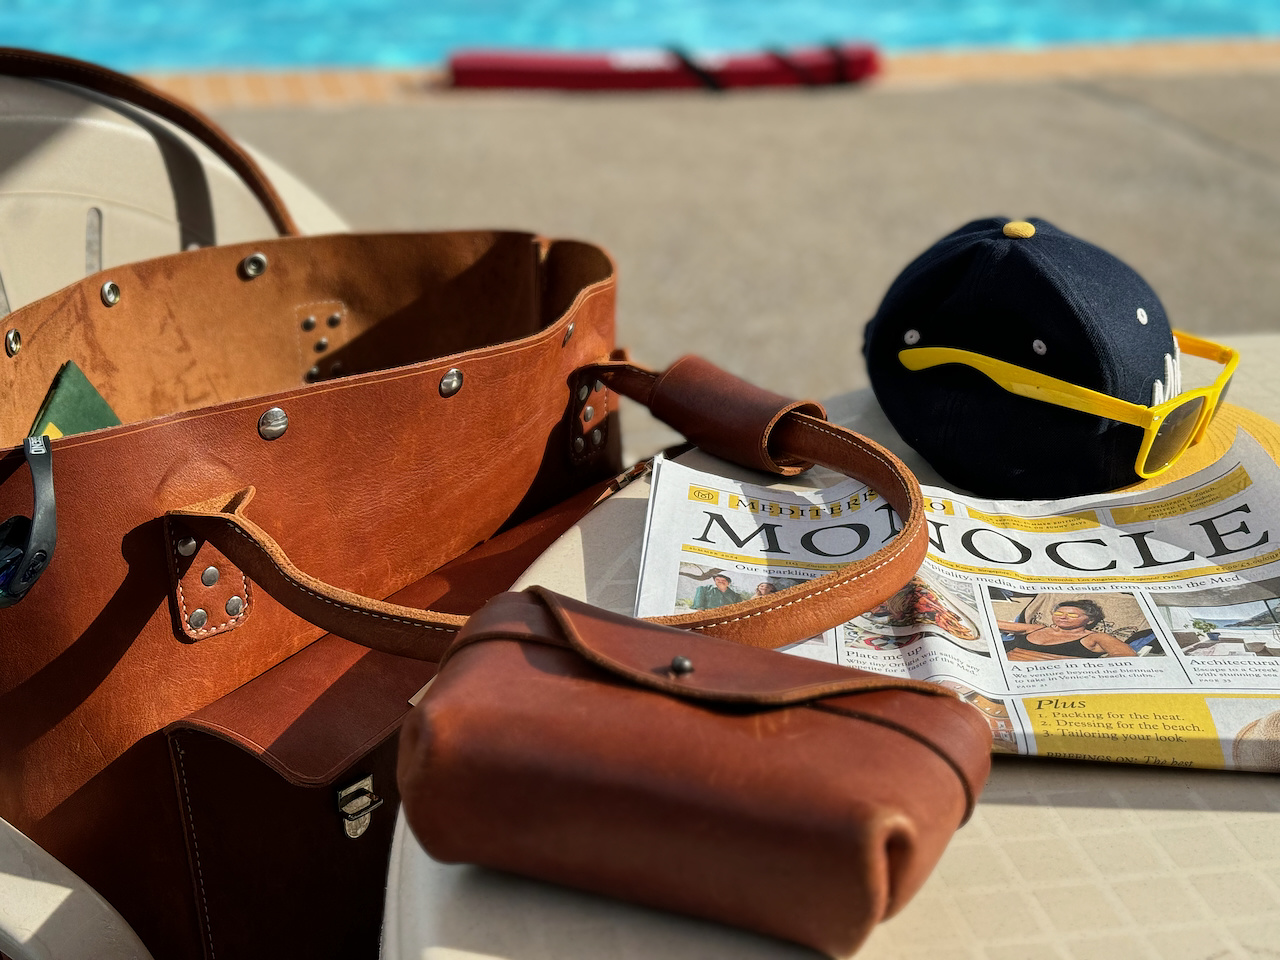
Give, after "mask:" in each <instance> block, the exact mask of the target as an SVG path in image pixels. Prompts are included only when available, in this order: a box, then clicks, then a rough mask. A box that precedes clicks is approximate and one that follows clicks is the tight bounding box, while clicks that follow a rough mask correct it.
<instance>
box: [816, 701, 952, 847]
mask: <svg viewBox="0 0 1280 960" xmlns="http://www.w3.org/2000/svg"><path fill="white" fill-rule="evenodd" d="M806 706H808V707H809V708H810V709H811V710H821V711H822V712H823V713H834V714H836V715H837V716H841V717H849V718H851V719H854V720H865V721H866V722H867V723H874V724H876V725H877V726H881V727H885V728H886V729H888V730H896V731H897V732H898V733H900V734H902V735H903V736H905V737H910V738H911V739H912V740H914V741H916V742H917V743H919V744H921V745H923V746H925V747H928V748H929V749H930V750H932V751H933V752H934V753H935V754H937V755H938V757H939V758H940V759H941V760H942V761H943V762H944V763H946V765H947V766H949V767H950V768H951V772H952V773H954V774H955V775H956V778H957V779H959V781H960V788H961V789H962V790H963V791H964V819H963V820H962V821H961V822H962V823H963V822H965V821H967V820H968V819H969V816H970V815H971V814H972V813H973V808H974V806H975V805H976V803H977V799H976V798H975V797H974V795H973V790H972V789H970V787H969V779H968V778H967V777H966V776H965V775H964V771H963V770H961V769H960V765H959V764H958V763H956V761H955V760H954V759H953V758H952V757H951V755H950V754H949V753H947V751H945V750H943V749H942V748H941V747H939V746H938V745H937V744H936V743H934V742H933V741H932V740H930V739H929V738H928V737H926V736H924V735H922V734H920V733H917V732H916V731H915V730H912V729H911V728H910V727H905V726H903V725H902V724H899V723H895V722H894V721H892V720H886V719H885V718H884V717H877V716H875V715H874V714H868V713H859V712H858V711H856V710H844V709H841V708H840V707H835V706H832V705H831V704H829V703H821V702H818V703H809V704H806Z"/></svg>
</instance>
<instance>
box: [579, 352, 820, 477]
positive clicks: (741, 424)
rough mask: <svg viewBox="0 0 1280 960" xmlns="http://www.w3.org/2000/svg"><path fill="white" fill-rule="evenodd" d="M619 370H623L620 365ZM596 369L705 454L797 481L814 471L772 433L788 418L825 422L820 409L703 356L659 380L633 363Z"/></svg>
mask: <svg viewBox="0 0 1280 960" xmlns="http://www.w3.org/2000/svg"><path fill="white" fill-rule="evenodd" d="M618 366H622V365H621V364H619V365H618ZM625 366H626V370H625V371H622V370H618V369H617V368H616V367H615V366H614V365H612V364H600V365H598V366H597V367H596V370H597V371H598V373H599V376H600V379H601V380H603V381H604V382H605V383H606V384H607V385H609V386H611V387H613V389H615V390H616V391H618V392H619V393H621V394H624V395H626V396H630V397H631V399H633V400H637V401H639V402H640V403H644V404H647V405H648V407H649V409H650V411H651V412H652V413H653V415H654V416H655V417H657V418H658V419H659V420H661V421H662V422H663V423H666V424H667V425H668V426H671V427H674V428H675V429H677V430H679V431H680V432H681V433H683V434H684V435H685V436H686V437H687V438H688V439H689V440H690V441H691V442H692V443H694V444H696V445H697V446H699V447H701V448H702V449H703V450H705V451H706V452H707V453H710V454H713V455H714V456H717V457H720V458H721V459H722V460H730V461H732V462H734V463H739V464H741V465H742V466H744V467H752V468H753V469H756V470H761V471H764V472H765V473H773V474H778V475H780V476H784V477H794V476H796V475H797V474H799V473H803V472H804V471H805V470H808V469H809V468H810V467H812V466H813V464H812V463H811V462H805V461H803V460H800V459H797V458H796V457H794V456H792V455H791V454H790V453H788V452H786V451H782V452H779V450H778V448H777V447H776V446H775V445H774V444H773V443H772V433H773V428H774V427H775V426H776V425H777V424H778V422H779V421H780V420H781V419H782V418H783V417H784V416H786V415H787V414H788V413H792V412H797V413H806V414H809V415H810V416H814V417H817V418H819V419H823V420H825V419H826V416H827V412H826V410H825V409H823V407H822V404H820V403H817V402H815V401H813V400H792V399H790V398H788V397H784V396H782V395H781V394H777V393H774V392H772V391H771V390H765V389H763V388H761V387H757V386H755V385H754V384H752V383H748V382H747V381H746V380H743V379H742V378H741V377H736V376H734V375H733V374H732V373H729V372H728V371H726V370H722V369H720V368H719V367H717V366H716V365H715V364H713V363H711V362H709V361H707V360H704V359H702V358H701V357H694V356H685V357H681V358H680V359H679V360H677V361H676V362H675V363H673V364H672V365H671V366H670V367H668V368H667V369H666V371H664V372H663V373H661V374H660V375H658V377H657V379H653V378H652V374H649V375H648V376H645V374H646V373H647V371H644V370H642V369H640V368H639V367H636V366H634V365H631V364H626V365H625Z"/></svg>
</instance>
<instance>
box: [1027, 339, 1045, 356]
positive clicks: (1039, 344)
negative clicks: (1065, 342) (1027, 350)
mask: <svg viewBox="0 0 1280 960" xmlns="http://www.w3.org/2000/svg"><path fill="white" fill-rule="evenodd" d="M1031 349H1032V350H1034V351H1035V352H1036V355H1037V356H1040V357H1043V356H1044V355H1045V354H1046V353H1048V352H1049V348H1048V347H1047V346H1045V342H1044V341H1043V340H1032V341H1031Z"/></svg>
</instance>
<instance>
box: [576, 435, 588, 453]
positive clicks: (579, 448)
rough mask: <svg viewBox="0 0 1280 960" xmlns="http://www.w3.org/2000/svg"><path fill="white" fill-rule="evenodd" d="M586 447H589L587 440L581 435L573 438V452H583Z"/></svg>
mask: <svg viewBox="0 0 1280 960" xmlns="http://www.w3.org/2000/svg"><path fill="white" fill-rule="evenodd" d="M585 449H587V441H585V440H583V439H582V438H581V437H574V438H573V452H574V453H581V452H582V451H583V450H585Z"/></svg>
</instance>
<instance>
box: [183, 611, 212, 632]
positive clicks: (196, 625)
mask: <svg viewBox="0 0 1280 960" xmlns="http://www.w3.org/2000/svg"><path fill="white" fill-rule="evenodd" d="M208 622H209V614H207V613H205V612H204V611H203V610H202V609H200V608H199V607H197V608H196V609H194V610H192V611H191V615H190V616H189V617H187V623H188V624H190V626H191V629H192V630H199V629H200V628H201V627H203V626H204V625H205V624H206V623H208Z"/></svg>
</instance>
